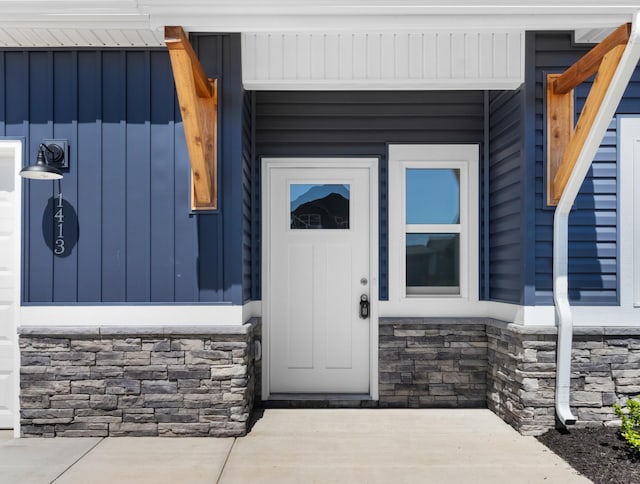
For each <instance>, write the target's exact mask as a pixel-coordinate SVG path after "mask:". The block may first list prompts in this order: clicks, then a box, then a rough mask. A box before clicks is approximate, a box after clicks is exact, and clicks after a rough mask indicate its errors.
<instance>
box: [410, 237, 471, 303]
mask: <svg viewBox="0 0 640 484" xmlns="http://www.w3.org/2000/svg"><path fill="white" fill-rule="evenodd" d="M406 244H407V247H406V250H407V294H459V293H460V234H407V241H406Z"/></svg>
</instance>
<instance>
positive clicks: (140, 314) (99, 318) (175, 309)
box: [18, 301, 261, 327]
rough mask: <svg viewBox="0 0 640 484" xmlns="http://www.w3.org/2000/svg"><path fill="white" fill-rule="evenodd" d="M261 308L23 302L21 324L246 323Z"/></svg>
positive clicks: (251, 306) (244, 306) (20, 316)
mask: <svg viewBox="0 0 640 484" xmlns="http://www.w3.org/2000/svg"><path fill="white" fill-rule="evenodd" d="M260 312H261V309H260V303H259V302H255V301H251V302H249V303H247V304H244V305H242V306H241V305H206V306H205V305H199V306H180V305H172V306H151V305H143V306H124V305H122V306H106V305H100V306H76V305H74V306H23V307H21V308H20V312H19V320H18V325H19V326H21V327H28V326H42V325H62V326H105V325H106V326H132V325H133V326H149V327H152V326H185V325H190V326H201V325H202V326H207V325H237V324H243V323H245V322H246V321H248V320H249V319H250V318H252V317H255V316H256V315H257V314H259V313H260Z"/></svg>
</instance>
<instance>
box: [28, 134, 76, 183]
mask: <svg viewBox="0 0 640 484" xmlns="http://www.w3.org/2000/svg"><path fill="white" fill-rule="evenodd" d="M65 168H69V156H68V154H67V141H66V140H43V141H42V143H40V146H38V156H37V157H36V163H35V165H29V166H27V167H25V168H23V169H22V170H20V176H21V177H23V178H31V179H35V180H59V179H60V178H62V177H63V175H62V171H60V170H62V169H65Z"/></svg>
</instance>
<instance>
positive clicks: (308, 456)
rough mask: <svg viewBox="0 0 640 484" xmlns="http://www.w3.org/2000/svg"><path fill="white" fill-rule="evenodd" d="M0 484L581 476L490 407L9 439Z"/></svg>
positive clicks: (290, 416) (293, 416)
mask: <svg viewBox="0 0 640 484" xmlns="http://www.w3.org/2000/svg"><path fill="white" fill-rule="evenodd" d="M0 482H2V483H3V484H9V483H18V484H41V483H50V482H55V483H56V484H63V483H64V484H68V483H82V484H93V483H96V484H100V483H105V484H106V483H109V484H113V483H119V484H121V483H130V482H131V483H147V482H148V483H154V484H159V483H165V482H166V483H176V482H182V483H184V484H197V483H233V484H236V483H278V484H284V483H305V484H306V483H325V482H331V483H393V484H400V483H430V482H433V483H448V482H450V483H466V482H473V483H503V482H509V483H542V482H544V483H562V484H570V483H587V482H590V481H589V480H587V479H586V478H584V477H582V476H580V475H578V474H577V473H576V472H575V471H574V470H573V469H572V468H571V467H570V466H569V465H568V464H566V463H565V462H564V461H562V460H561V459H560V458H559V457H557V456H556V455H555V454H553V453H552V452H551V451H549V450H547V449H546V447H544V446H543V445H542V444H540V443H539V442H538V441H537V440H535V439H534V438H533V437H522V436H521V435H520V434H518V433H517V432H516V431H515V430H513V429H512V428H511V427H509V426H508V425H506V424H505V423H504V422H502V421H501V420H500V419H499V418H498V417H496V416H495V415H494V414H493V413H491V412H490V411H489V410H439V409H425V410H399V409H398V410H395V409H394V410H374V409H371V410H369V409H366V410H365V409H353V410H346V409H345V410H275V409H273V410H266V411H265V412H264V415H263V416H262V418H260V419H259V420H258V421H257V422H256V424H255V426H254V427H253V429H252V431H251V432H250V433H249V434H248V435H247V436H246V437H242V438H237V439H231V438H229V439H215V438H173V439H172V438H156V437H153V438H149V437H121V438H106V439H98V438H82V439H74V438H58V439H13V438H11V433H10V432H4V431H3V432H0Z"/></svg>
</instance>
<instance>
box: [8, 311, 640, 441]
mask: <svg viewBox="0 0 640 484" xmlns="http://www.w3.org/2000/svg"><path fill="white" fill-rule="evenodd" d="M379 329H380V330H379V400H377V401H372V400H352V399H349V400H317V401H311V400H302V401H301V400H286V401H283V400H276V401H269V402H260V403H259V404H261V405H263V406H267V407H325V408H326V407H368V408H371V407H398V408H433V407H449V408H462V407H484V408H486V407H488V408H489V409H491V410H492V411H493V412H494V413H496V414H497V415H498V416H500V417H501V418H502V419H503V420H505V421H506V422H507V423H509V424H510V425H512V426H513V427H514V428H515V429H517V430H518V431H519V432H521V433H523V434H527V435H537V434H541V433H543V432H545V431H546V430H548V429H550V428H553V427H554V426H555V423H556V422H555V413H554V412H555V409H554V403H555V402H554V398H555V368H556V364H555V359H556V353H555V350H556V328H554V327H548V326H545V327H542V326H541V327H524V326H519V325H515V324H508V323H505V322H502V321H496V320H492V319H486V318H465V319H460V318H382V319H381V320H380V328H379ZM260 336H261V324H260V320H259V319H254V320H251V321H250V322H248V323H247V324H245V325H243V326H241V327H240V326H234V327H224V326H218V327H207V328H201V327H195V328H194V327H190V328H188V327H179V326H177V327H172V328H155V329H154V328H137V329H134V328H116V327H102V328H22V330H21V334H20V348H21V359H22V364H21V372H20V373H21V375H20V386H21V395H20V404H21V429H22V435H23V436H38V437H43V436H44V437H52V436H120V435H161V436H178V435H185V436H239V435H243V434H245V433H246V432H247V425H248V420H249V417H250V413H251V410H252V408H253V405H254V395H260V373H261V372H260V369H261V362H260V361H254V358H253V355H252V353H251V349H252V348H253V344H252V342H253V341H254V340H256V339H260ZM638 394H640V328H602V327H600V328H575V330H574V341H573V351H572V374H571V408H572V410H573V412H574V413H575V415H576V416H577V417H578V419H579V420H578V424H579V425H596V424H597V425H602V424H603V423H607V422H612V421H615V420H616V417H615V413H614V411H613V407H612V405H613V403H616V402H618V403H622V404H624V402H625V401H626V399H627V398H629V397H634V396H636V395H638Z"/></svg>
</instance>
